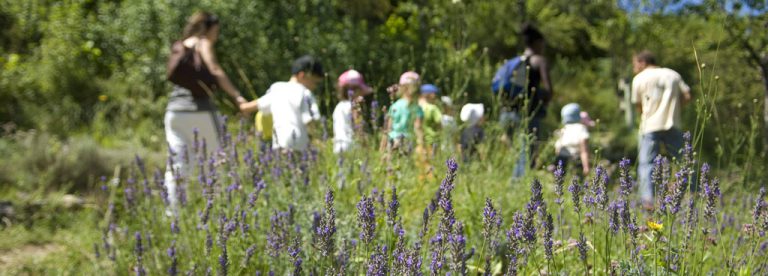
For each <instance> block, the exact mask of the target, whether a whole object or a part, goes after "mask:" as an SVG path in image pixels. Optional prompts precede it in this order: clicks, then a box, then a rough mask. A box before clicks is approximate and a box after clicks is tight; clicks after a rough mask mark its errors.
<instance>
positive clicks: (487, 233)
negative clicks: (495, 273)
mask: <svg viewBox="0 0 768 276" xmlns="http://www.w3.org/2000/svg"><path fill="white" fill-rule="evenodd" d="M500 229H501V214H500V212H499V211H498V210H496V208H494V207H493V202H492V201H491V199H490V198H486V199H485V208H483V233H482V234H483V243H484V244H488V245H490V248H491V251H492V252H494V251H496V248H497V247H498V243H499V242H498V240H497V238H496V237H497V236H498V233H499V230H500ZM484 257H486V260H487V261H489V257H490V256H484Z"/></svg>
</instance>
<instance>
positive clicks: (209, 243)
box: [205, 229, 213, 256]
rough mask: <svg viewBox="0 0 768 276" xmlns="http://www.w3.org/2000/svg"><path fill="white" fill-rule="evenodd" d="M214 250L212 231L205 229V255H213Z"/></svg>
mask: <svg viewBox="0 0 768 276" xmlns="http://www.w3.org/2000/svg"><path fill="white" fill-rule="evenodd" d="M212 248H213V237H212V236H211V231H210V230H208V229H205V255H206V256H208V255H210V254H211V249H212Z"/></svg>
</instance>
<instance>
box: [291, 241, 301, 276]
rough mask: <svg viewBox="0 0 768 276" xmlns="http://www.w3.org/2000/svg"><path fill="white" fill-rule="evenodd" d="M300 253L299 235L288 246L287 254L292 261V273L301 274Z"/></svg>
mask: <svg viewBox="0 0 768 276" xmlns="http://www.w3.org/2000/svg"><path fill="white" fill-rule="evenodd" d="M300 253H301V240H300V239H299V237H295V238H294V239H293V243H292V244H291V246H289V247H288V256H289V257H291V260H292V261H293V275H301V270H302V269H301V264H302V263H303V260H302V259H301V256H300V255H299V254H300Z"/></svg>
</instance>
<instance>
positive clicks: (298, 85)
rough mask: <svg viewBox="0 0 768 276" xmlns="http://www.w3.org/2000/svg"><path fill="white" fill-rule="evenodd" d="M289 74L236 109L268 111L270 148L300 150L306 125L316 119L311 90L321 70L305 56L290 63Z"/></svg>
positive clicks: (305, 138) (306, 142) (306, 140)
mask: <svg viewBox="0 0 768 276" xmlns="http://www.w3.org/2000/svg"><path fill="white" fill-rule="evenodd" d="M291 73H292V74H293V75H292V76H291V79H290V80H289V81H287V82H276V83H274V84H272V86H270V87H269V90H267V92H266V93H265V94H264V96H263V97H261V98H258V99H256V100H253V101H250V102H247V103H243V104H241V105H240V110H241V111H243V112H246V113H250V112H254V111H256V110H261V111H262V112H263V113H264V114H265V115H268V114H272V129H273V133H274V135H273V137H272V147H273V148H275V149H285V150H293V151H302V150H306V149H307V146H308V145H309V135H308V133H307V124H308V123H309V122H311V121H316V120H319V119H320V112H319V108H318V107H317V103H316V102H315V99H314V96H312V90H313V89H315V88H316V87H317V85H318V83H320V82H321V81H322V80H323V75H324V72H323V67H322V65H321V64H320V62H319V61H317V60H315V58H314V57H312V56H309V55H306V56H303V57H300V58H298V59H296V60H295V61H294V62H293V65H292V68H291Z"/></svg>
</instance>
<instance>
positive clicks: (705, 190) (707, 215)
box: [701, 163, 720, 233]
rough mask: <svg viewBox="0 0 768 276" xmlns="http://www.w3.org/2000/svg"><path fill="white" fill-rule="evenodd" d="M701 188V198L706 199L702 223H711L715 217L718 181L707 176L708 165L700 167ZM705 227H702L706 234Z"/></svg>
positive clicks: (718, 194) (718, 195)
mask: <svg viewBox="0 0 768 276" xmlns="http://www.w3.org/2000/svg"><path fill="white" fill-rule="evenodd" d="M701 186H702V191H701V192H702V195H701V196H702V197H703V198H705V199H706V201H707V204H706V205H705V207H704V221H707V222H708V221H711V220H712V219H713V218H714V215H715V204H716V201H717V198H718V197H720V181H719V180H718V179H717V178H715V179H711V177H710V175H709V164H707V163H704V164H703V165H702V166H701ZM706 229H707V226H706V224H705V226H704V232H705V233H706V232H707V230H706Z"/></svg>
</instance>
